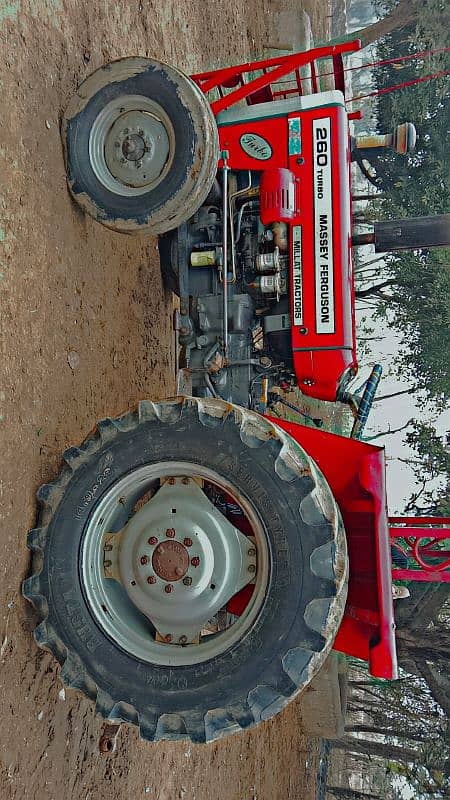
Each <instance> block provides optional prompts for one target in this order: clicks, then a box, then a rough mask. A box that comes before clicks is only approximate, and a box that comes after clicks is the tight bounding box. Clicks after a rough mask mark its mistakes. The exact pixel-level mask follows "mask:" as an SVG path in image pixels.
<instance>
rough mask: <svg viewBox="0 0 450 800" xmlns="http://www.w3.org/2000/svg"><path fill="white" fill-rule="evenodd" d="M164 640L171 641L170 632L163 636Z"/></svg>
mask: <svg viewBox="0 0 450 800" xmlns="http://www.w3.org/2000/svg"><path fill="white" fill-rule="evenodd" d="M164 641H165V642H171V641H172V634H171V633H168V634H166V636H165V637H164Z"/></svg>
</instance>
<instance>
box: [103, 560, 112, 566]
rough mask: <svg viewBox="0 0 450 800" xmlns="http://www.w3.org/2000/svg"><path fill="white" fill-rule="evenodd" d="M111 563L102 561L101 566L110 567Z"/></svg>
mask: <svg viewBox="0 0 450 800" xmlns="http://www.w3.org/2000/svg"><path fill="white" fill-rule="evenodd" d="M111 565H112V561H104V562H103V566H104V567H110V566H111Z"/></svg>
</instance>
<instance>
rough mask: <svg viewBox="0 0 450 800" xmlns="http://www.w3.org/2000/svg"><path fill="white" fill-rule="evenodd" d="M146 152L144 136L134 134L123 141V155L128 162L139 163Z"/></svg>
mask: <svg viewBox="0 0 450 800" xmlns="http://www.w3.org/2000/svg"><path fill="white" fill-rule="evenodd" d="M145 151H146V144H145V142H144V139H143V138H142V136H139V135H138V134H136V133H132V134H131V136H127V137H126V138H125V139H124V140H123V144H122V153H123V155H124V156H125V158H126V159H128V161H139V159H140V158H142V156H143V155H144V153H145Z"/></svg>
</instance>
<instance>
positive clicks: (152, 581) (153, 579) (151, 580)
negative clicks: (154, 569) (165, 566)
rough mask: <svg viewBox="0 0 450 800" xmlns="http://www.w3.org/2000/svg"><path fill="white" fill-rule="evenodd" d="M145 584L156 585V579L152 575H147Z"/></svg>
mask: <svg viewBox="0 0 450 800" xmlns="http://www.w3.org/2000/svg"><path fill="white" fill-rule="evenodd" d="M147 583H156V578H155V576H154V575H149V576H148V578H147Z"/></svg>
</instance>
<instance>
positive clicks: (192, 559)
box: [191, 556, 200, 567]
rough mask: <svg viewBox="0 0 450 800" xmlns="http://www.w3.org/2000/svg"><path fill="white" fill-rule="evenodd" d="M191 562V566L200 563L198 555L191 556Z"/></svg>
mask: <svg viewBox="0 0 450 800" xmlns="http://www.w3.org/2000/svg"><path fill="white" fill-rule="evenodd" d="M191 564H192V566H193V567H198V565H199V564H200V559H199V557H198V556H194V557H193V558H191Z"/></svg>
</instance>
